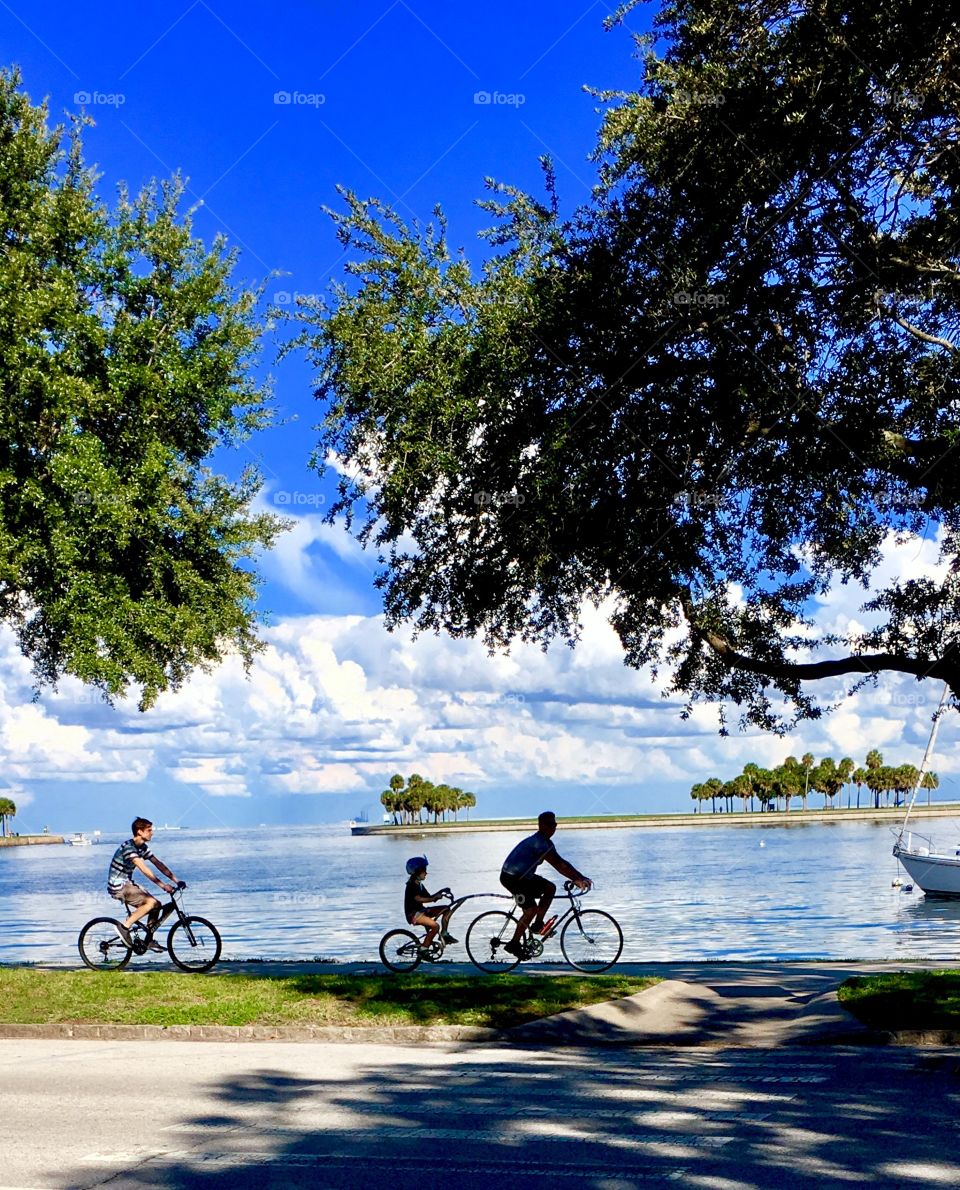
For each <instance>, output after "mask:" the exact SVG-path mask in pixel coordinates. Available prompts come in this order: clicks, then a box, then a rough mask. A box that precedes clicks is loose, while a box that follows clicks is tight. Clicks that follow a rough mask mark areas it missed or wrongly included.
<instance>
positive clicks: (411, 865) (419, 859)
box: [407, 855, 427, 876]
mask: <svg viewBox="0 0 960 1190" xmlns="http://www.w3.org/2000/svg"><path fill="white" fill-rule="evenodd" d="M426 866H427V857H426V856H425V855H415V856H413V858H412V859H408V860H407V875H408V876H414V875H416V873H417V872H422V871H423V870H424V868H426Z"/></svg>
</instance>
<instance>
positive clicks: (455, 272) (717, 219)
mask: <svg viewBox="0 0 960 1190" xmlns="http://www.w3.org/2000/svg"><path fill="white" fill-rule="evenodd" d="M634 8H635V5H634V4H627V5H625V6H624V11H629V10H631V9H634ZM621 15H622V14H621ZM637 43H638V51H639V52H638V59H639V62H640V68H639V70H638V83H637V89H636V91H635V92H633V93H630V94H604V93H598V94H599V96H600V98H601V99H602V100H603V101H604V103H605V104H606V114H605V117H604V120H603V124H602V128H601V133H600V141H599V148H598V152H597V163H598V176H599V183H598V186H597V188H596V191H595V194H594V197H593V199H592V200H591V201H590V203H589V204H587V205H586V206H585V207H583V208H582V209H581V210H579V211H578V212H576V214H575V215H574V216H572V217H568V218H564V217H562V215H561V213H560V211H559V208H558V203H557V201H556V199H555V194H554V191H555V187H554V185H553V180H552V177H551V176H550V173H549V167H548V168H547V186H546V191H547V198H546V199H545V200H543V201H541V200H538V199H535V198H532V197H530V196H529V195H526V194H523V193H520V192H517V191H516V190H513V189H510V188H509V187H506V186H502V185H500V186H496V185H493V184H491V185H493V193H492V196H491V197H490V198H489V199H488V200H487V201H486V203H485V205H486V207H487V208H488V209H489V210H491V211H493V212H494V214H495V215H496V227H495V230H494V231H493V232H492V233H490V240H491V244H492V250H491V251H490V253H489V254H488V256H487V258H486V259H485V260H484V261H483V263H482V264H481V265H480V266H479V267H477V266H471V265H470V263H469V262H468V261H467V260H466V258H465V257H464V256H463V255H462V254H458V253H455V252H451V250H450V249H449V247H448V244H447V241H446V237H445V231H444V224H443V220H442V217H440V216H439V215H438V218H437V221H436V222H435V223H434V224H432V225H430V226H426V227H421V226H417V225H414V226H407V225H405V224H404V223H403V222H402V221H401V220H400V219H399V218H398V217H397V216H396V215H395V213H393V212H392V211H390V210H389V209H388V208H387V207H385V206H384V205H382V204H381V203H379V202H378V201H368V202H364V201H361V200H359V199H358V198H357V197H356V196H355V195H353V194H350V193H346V194H345V197H346V205H347V209H346V212H345V213H343V212H341V213H340V214H338V215H337V216H336V220H337V227H338V231H339V234H340V237H341V239H342V241H343V243H344V244H345V245H347V246H348V247H349V248H350V249H351V250H352V252H353V261H352V264H351V265H350V266H349V267H350V271H351V273H352V274H353V275H352V277H351V278H350V279H348V280H347V281H346V282H345V283H344V284H342V285H340V286H338V287H337V288H336V290H335V292H334V294H333V297H332V300H331V301H330V302H328V303H327V304H326V306H325V307H323V308H321V309H317V308H313V309H307V310H305V311H303V312H302V317H304V318H305V319H306V320H307V321H308V323H309V324H310V325H309V327H308V330H307V336H308V339H309V342H310V345H311V350H312V355H313V358H314V359H315V361H316V363H317V365H318V367H319V370H320V383H319V392H318V395H319V397H320V398H321V399H322V400H323V401H324V402H325V404H326V421H325V429H324V435H323V439H322V442H321V449H320V453H319V456H318V457H320V458H324V457H326V454H327V452H329V451H333V452H335V453H336V454H337V455H338V456H339V458H340V464H339V465H340V467H341V470H342V472H343V478H342V481H341V499H340V502H339V504H338V505H337V506H336V507H335V508H334V509H332V511H331V516H335V515H340V514H341V513H343V512H346V513H348V514H354V515H355V516H356V518H357V520H355V521H354V522H353V523H355V524H356V525H357V531H358V532H359V533H360V535H361V536H362V537H363V538H364V539H365V540H367V541H368V542H370V543H371V544H372V545H373V546H374V548H376V549H377V550H378V551H379V553H380V557H381V560H382V570H381V574H380V579H379V582H380V585H381V587H382V588H383V592H384V600H385V608H386V614H387V620H388V623H390V624H396V623H398V622H400V621H403V620H412V621H414V622H415V623H416V624H417V625H419V626H420V627H421V628H424V629H441V628H442V629H446V630H447V631H449V632H451V633H453V634H455V635H475V634H479V635H481V636H482V637H484V638H485V639H486V641H487V642H488V643H489V644H490V645H491V646H499V645H503V644H506V643H508V642H509V641H511V640H512V639H514V638H516V637H518V636H519V637H522V638H527V639H535V640H540V641H543V642H546V641H548V640H550V639H552V638H555V637H560V638H567V639H571V640H573V639H576V637H577V633H578V614H579V609H580V608H581V607H582V604H583V600H585V599H587V600H593V601H595V602H599V601H602V600H608V599H609V600H611V601H612V603H613V605H614V608H615V610H614V614H613V623H614V625H615V627H616V630H617V632H618V633H619V635H620V638H621V640H622V642H623V647H624V650H625V658H626V660H627V662H628V663H629V664H631V665H634V666H638V667H639V666H644V665H651V666H653V667H654V668H655V669H656V668H657V667H663V668H665V669H666V670H668V671H669V675H670V676H669V678H668V680H667V686H668V688H669V689H672V690H674V691H679V692H681V693H682V694H683V695H684V696H686V698H687V699H688V700H689V702H690V703H692V702H693V701H694V700H696V699H709V700H726V699H730V700H733V701H734V702H735V703H737V704H738V705H739V706H740V707H741V708H742V712H743V720H744V721H745V722H752V723H755V724H759V725H761V726H763V727H767V728H773V729H780V728H782V727H783V726H784V725H786V724H788V723H789V722H790V721H791V720H792V719H794V718H796V717H799V718H805V717H806V718H809V717H815V716H817V715H819V714H820V713H821V707H820V705H819V703H818V701H817V699H816V697H815V694H814V690H815V688H811V687H810V686H809V685H808V684H807V683H809V682H811V681H813V680H815V679H823V678H838V677H841V678H844V679H847V680H848V683H849V685H850V686H855V685H857V684H858V682H860V681H862V680H864V679H866V680H870V678H871V677H872V676H873V675H876V674H877V673H879V672H881V671H884V670H892V671H898V672H900V673H904V674H909V675H912V676H914V677H916V678H917V679H921V678H924V677H933V678H936V679H938V680H943V681H946V682H948V683H949V685H950V687H951V689H952V691H953V697H954V702H955V703H956V699H957V696H958V694H960V651H958V645H960V637H958V634H960V615H958V613H960V562H958V558H960V550H958V530H960V468H958V465H957V463H958V457H957V441H958V435H960V394H958V390H957V380H958V376H960V341H958V329H960V326H958V296H960V251H958V243H960V206H958V193H957V189H958V181H960V155H958V152H957V148H958V143H957V142H958V124H957V112H958V105H960V83H958V31H957V28H956V26H955V24H954V22H953V21H952V19H951V18H950V16H949V7H948V6H945V5H943V4H941V3H935V2H930V3H907V2H906V0H889V2H886V3H883V4H876V3H875V2H874V0H857V2H854V3H850V2H849V0H842V2H841V0H790V2H789V3H788V2H786V0H755V2H746V3H745V2H740V0H689V2H684V0H678V2H676V3H665V4H663V6H662V7H661V8H660V10H659V13H658V15H657V17H656V22H655V32H654V34H652V35H651V36H650V37H649V38H638V39H637ZM917 534H920V535H926V536H927V537H931V536H936V537H937V538H938V541H939V544H940V546H941V548H942V557H943V561H944V562H945V564H946V565H945V570H944V575H943V577H942V578H941V579H938V580H936V581H934V580H932V579H928V578H916V577H912V576H910V575H903V576H901V577H900V578H898V579H896V580H895V581H893V582H892V583H889V584H887V585H882V584H880V583H879V582H878V581H877V579H876V576H875V572H876V570H877V567H878V564H879V562H880V559H881V556H882V550H883V548H884V547H885V545H888V544H889V543H890V542H891V541H892V540H895V539H896V538H898V537H903V536H905V535H917ZM839 583H851V584H859V585H860V586H861V587H862V588H863V590H864V601H865V604H866V609H867V615H866V616H865V617H864V622H865V623H867V624H868V627H866V628H863V629H862V630H857V631H854V632H851V633H849V634H848V635H846V636H839V635H831V634H830V632H828V631H826V630H824V629H823V628H821V627H819V626H818V624H817V622H816V608H817V600H818V597H819V596H822V595H823V593H824V592H825V591H826V590H827V588H828V587H829V586H831V584H839ZM784 707H786V711H784Z"/></svg>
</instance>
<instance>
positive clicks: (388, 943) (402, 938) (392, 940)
mask: <svg viewBox="0 0 960 1190" xmlns="http://www.w3.org/2000/svg"><path fill="white" fill-rule="evenodd" d="M380 961H381V962H382V963H383V965H384V966H385V967H387V968H389V970H391V971H397V972H399V973H400V974H404V973H405V972H407V971H416V969H417V968H418V967H419V966H420V961H421V955H420V939H419V938H418V937H417V936H416V934H414V933H411V931H410V930H390V931H389V932H388V933H386V934H384V936H383V937H382V938H381V939H380Z"/></svg>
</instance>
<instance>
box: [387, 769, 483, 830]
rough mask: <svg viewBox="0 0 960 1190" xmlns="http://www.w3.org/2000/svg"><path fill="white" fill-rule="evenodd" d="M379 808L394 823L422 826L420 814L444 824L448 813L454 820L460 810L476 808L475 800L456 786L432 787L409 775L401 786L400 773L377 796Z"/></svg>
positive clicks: (402, 780) (424, 781)
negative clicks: (390, 817) (442, 821)
mask: <svg viewBox="0 0 960 1190" xmlns="http://www.w3.org/2000/svg"><path fill="white" fill-rule="evenodd" d="M380 804H381V805H382V806H383V808H384V810H386V811H387V813H389V814H392V815H393V820H394V822H408V823H412V822H414V821H416V822H421V821H422V820H423V811H424V810H426V812H427V813H428V814H432V815H433V820H434V822H439V821H440V820H441V818H442V819H443V820H444V821H446V817H447V814H448V813H452V814H453V816H454V819H456V817H457V814H458V813H459V812H460V811H461V810H469V809H471V808H472V807H473V806H475V805H476V804H477V799H476V796H475V795H474V794H472V793H466V792H465V791H464V790H462V789H459V788H457V786H455V785H434V783H433V782H432V781H428V780H426V778H424V777H421V776H420V774H419V773H411V774H410V776H409V777H407V779H406V782H404V779H403V777H402V776H401V775H400V773H395V774H394V775H393V776H392V777H391V778H390V788H389V789H385V790H384V791H383V793H381V795H380Z"/></svg>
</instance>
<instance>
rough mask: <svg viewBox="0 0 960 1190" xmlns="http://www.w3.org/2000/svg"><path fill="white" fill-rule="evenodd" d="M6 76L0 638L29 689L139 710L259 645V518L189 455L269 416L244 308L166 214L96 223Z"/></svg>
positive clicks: (77, 162) (106, 215)
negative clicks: (68, 677)
mask: <svg viewBox="0 0 960 1190" xmlns="http://www.w3.org/2000/svg"><path fill="white" fill-rule="evenodd" d="M82 127H83V121H82V120H80V119H78V120H76V121H75V123H74V128H73V134H72V135H71V136H67V135H65V133H64V130H63V128H62V127H56V128H52V129H51V128H49V127H48V126H47V122H46V112H45V110H44V108H43V107H38V106H34V105H33V104H32V103H31V102H30V100H29V98H28V97H27V96H26V95H25V94H24V92H23V91H22V89H21V86H20V79H19V77H18V75H17V74H16V72H0V621H4V622H5V623H7V624H8V625H10V626H12V627H13V629H14V630H15V631H16V633H17V637H18V640H19V643H20V646H21V648H22V650H23V652H24V653H25V654H26V656H27V657H29V658H30V659H31V660H32V662H33V665H34V670H35V674H36V678H37V682H38V684H40V685H42V684H43V683H48V682H56V680H57V679H58V678H59V677H61V676H62V675H64V674H72V675H74V676H76V677H77V678H80V679H81V680H82V681H84V682H88V683H91V684H92V685H94V686H95V687H98V688H100V689H101V690H102V691H103V693H104V694H105V695H106V696H107V697H110V696H113V695H119V694H122V693H123V692H125V691H126V690H127V689H128V688H130V687H131V686H133V687H134V688H136V690H137V692H138V694H139V697H140V702H141V707H147V706H149V705H150V704H151V703H152V702H153V701H154V700H155V699H156V697H157V695H158V693H159V692H160V691H162V690H165V689H168V688H176V687H177V686H178V685H179V684H180V683H181V682H182V681H183V680H184V678H185V677H186V676H187V675H188V674H189V673H190V672H191V670H192V669H193V668H194V667H196V666H208V665H211V664H213V663H215V662H217V661H219V660H220V659H221V658H222V657H223V656H224V655H225V653H227V652H229V651H236V652H239V654H240V655H241V656H242V657H243V658H244V660H245V662H247V663H249V661H250V660H251V658H252V656H253V654H254V652H255V651H256V650H257V648H258V647H259V642H258V641H257V637H256V632H255V625H256V620H257V615H256V611H255V608H254V598H255V593H256V585H257V579H256V575H255V573H254V570H253V566H252V562H251V558H252V557H253V555H255V554H256V552H257V551H258V550H259V549H260V548H261V547H263V546H265V545H267V544H269V542H270V541H271V540H272V538H273V536H274V534H275V533H276V530H277V525H278V523H277V522H276V521H275V520H274V518H271V517H267V516H256V515H252V514H251V512H250V508H249V504H250V500H251V498H252V497H253V496H254V495H255V493H256V491H257V489H258V488H259V486H260V481H259V478H258V476H257V475H256V474H255V473H254V472H253V471H249V472H247V473H246V474H244V475H243V477H242V478H241V479H240V480H239V481H237V482H231V481H229V480H228V479H226V478H225V477H224V476H222V475H220V474H217V473H216V472H215V471H213V470H212V469H211V468H210V466H209V456H210V455H211V454H212V452H213V451H214V450H215V449H216V448H217V447H219V446H221V445H223V444H230V443H234V442H236V441H238V440H239V439H242V438H243V437H244V436H245V435H247V434H249V433H250V432H251V431H252V430H253V429H255V428H257V427H258V426H261V425H263V424H264V422H265V421H266V419H267V417H268V407H267V400H266V394H265V392H264V390H263V388H262V386H260V385H259V384H258V383H257V382H256V381H255V379H254V377H253V374H252V372H251V365H252V363H253V362H254V358H255V349H256V346H257V342H258V337H259V327H258V321H257V316H256V295H254V294H252V293H248V292H241V291H239V290H235V289H234V287H233V285H232V284H231V281H230V274H231V270H232V268H233V263H234V258H233V256H232V254H231V253H229V252H228V251H227V250H226V248H225V245H224V244H223V243H222V242H220V241H218V242H216V243H215V244H213V246H212V247H210V248H209V249H208V248H206V247H204V245H203V244H202V243H201V242H200V240H198V239H197V238H196V237H195V236H194V235H193V232H192V230H191V224H190V219H189V217H181V216H180V215H179V214H178V207H179V202H180V198H181V195H182V189H183V188H182V185H181V184H180V183H179V182H177V181H176V180H174V181H172V182H170V183H168V184H166V185H164V186H162V187H160V188H149V189H147V190H145V191H144V192H143V193H141V194H139V195H137V196H130V195H128V194H126V193H122V194H121V195H120V198H119V201H118V202H117V203H116V204H115V206H114V207H113V209H110V208H108V207H107V206H106V205H105V204H104V203H103V202H102V201H101V200H100V198H99V197H98V196H97V193H96V190H95V183H96V177H95V175H94V174H93V172H92V171H91V170H90V169H89V168H87V167H86V166H85V165H84V162H83V158H82V148H81V140H80V134H81V132H82Z"/></svg>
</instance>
